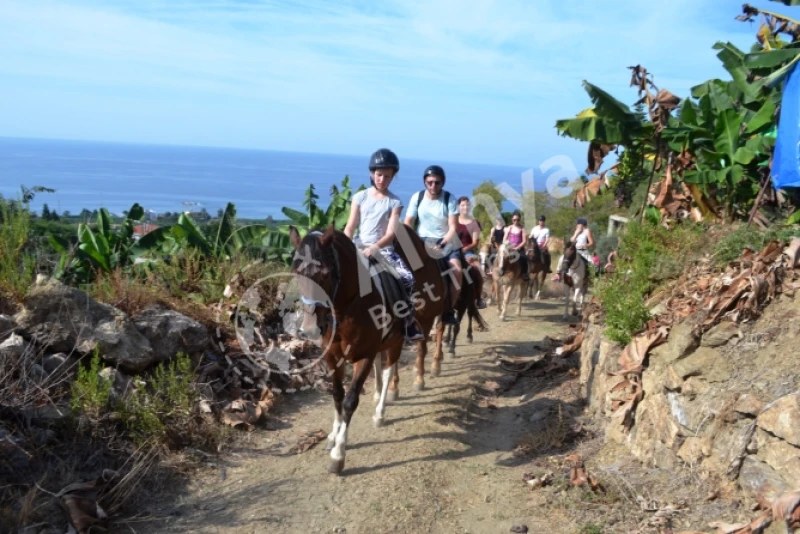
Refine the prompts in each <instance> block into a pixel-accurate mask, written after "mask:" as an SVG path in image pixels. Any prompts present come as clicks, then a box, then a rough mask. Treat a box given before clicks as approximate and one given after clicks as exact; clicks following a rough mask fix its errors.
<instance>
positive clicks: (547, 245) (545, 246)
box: [541, 230, 550, 250]
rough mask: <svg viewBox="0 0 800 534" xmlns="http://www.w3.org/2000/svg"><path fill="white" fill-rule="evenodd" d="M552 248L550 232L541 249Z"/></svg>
mask: <svg viewBox="0 0 800 534" xmlns="http://www.w3.org/2000/svg"><path fill="white" fill-rule="evenodd" d="M549 246H550V230H548V231H547V237H546V238H545V239H544V243H542V246H541V248H543V249H545V250H546V249H547V247H549Z"/></svg>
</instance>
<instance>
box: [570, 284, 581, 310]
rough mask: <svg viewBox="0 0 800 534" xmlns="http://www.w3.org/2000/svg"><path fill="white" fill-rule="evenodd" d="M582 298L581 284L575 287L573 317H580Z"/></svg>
mask: <svg viewBox="0 0 800 534" xmlns="http://www.w3.org/2000/svg"><path fill="white" fill-rule="evenodd" d="M580 296H581V287H580V284H578V285H577V287H575V294H574V295H573V296H572V315H578V299H579V298H580Z"/></svg>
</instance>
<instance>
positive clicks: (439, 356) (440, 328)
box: [431, 320, 444, 377]
mask: <svg viewBox="0 0 800 534" xmlns="http://www.w3.org/2000/svg"><path fill="white" fill-rule="evenodd" d="M442 337H444V323H443V322H442V321H441V320H440V321H439V322H438V323H437V325H436V350H434V352H433V365H431V376H433V377H437V376H439V373H440V372H441V370H442V360H443V359H444V353H443V352H442Z"/></svg>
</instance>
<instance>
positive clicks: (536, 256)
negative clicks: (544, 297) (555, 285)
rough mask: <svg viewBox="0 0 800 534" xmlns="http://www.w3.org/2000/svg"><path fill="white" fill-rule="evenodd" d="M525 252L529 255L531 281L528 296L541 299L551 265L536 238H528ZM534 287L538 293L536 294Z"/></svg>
mask: <svg viewBox="0 0 800 534" xmlns="http://www.w3.org/2000/svg"><path fill="white" fill-rule="evenodd" d="M525 254H526V255H527V256H528V274H529V275H530V279H531V281H530V283H529V284H528V295H527V296H528V298H535V299H536V300H539V297H540V296H541V294H542V289H544V282H545V280H546V279H547V272H548V271H549V270H550V269H549V267H550V265H547V264H546V263H545V253H544V251H542V249H541V248H540V247H539V244H538V243H537V242H536V240H535V239H533V238H531V239H529V240H528V245H527V247H526V248H525ZM547 257H548V259H549V255H548V256H547ZM534 289H536V293H535V294H534V292H533V291H534Z"/></svg>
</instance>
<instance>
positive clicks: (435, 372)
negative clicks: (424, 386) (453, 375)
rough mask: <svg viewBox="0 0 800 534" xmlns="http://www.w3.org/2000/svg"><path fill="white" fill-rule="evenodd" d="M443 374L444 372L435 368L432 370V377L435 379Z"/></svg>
mask: <svg viewBox="0 0 800 534" xmlns="http://www.w3.org/2000/svg"><path fill="white" fill-rule="evenodd" d="M441 372H442V371H441V369H435V368H434V369H431V376H432V377H433V378H436V377H438V376H439V374H440V373H441Z"/></svg>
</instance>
